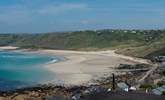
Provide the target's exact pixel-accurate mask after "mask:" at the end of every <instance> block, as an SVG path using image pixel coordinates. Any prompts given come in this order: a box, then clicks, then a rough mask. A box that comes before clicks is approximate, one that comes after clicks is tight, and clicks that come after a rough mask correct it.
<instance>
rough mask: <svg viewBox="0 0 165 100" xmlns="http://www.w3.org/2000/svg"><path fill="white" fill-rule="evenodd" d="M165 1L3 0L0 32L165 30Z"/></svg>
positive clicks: (0, 0)
mask: <svg viewBox="0 0 165 100" xmlns="http://www.w3.org/2000/svg"><path fill="white" fill-rule="evenodd" d="M164 5H165V0H0V33H41V32H56V31H76V30H88V29H89V30H93V29H165V6H164Z"/></svg>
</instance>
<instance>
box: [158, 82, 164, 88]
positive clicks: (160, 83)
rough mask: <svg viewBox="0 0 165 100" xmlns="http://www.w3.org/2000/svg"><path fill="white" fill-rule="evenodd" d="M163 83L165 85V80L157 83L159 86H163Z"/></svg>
mask: <svg viewBox="0 0 165 100" xmlns="http://www.w3.org/2000/svg"><path fill="white" fill-rule="evenodd" d="M163 85H165V82H159V83H157V86H158V87H161V86H163Z"/></svg>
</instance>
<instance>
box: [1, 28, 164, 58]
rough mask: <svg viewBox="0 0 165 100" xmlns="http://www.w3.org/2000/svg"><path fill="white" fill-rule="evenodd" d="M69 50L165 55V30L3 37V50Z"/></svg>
mask: <svg viewBox="0 0 165 100" xmlns="http://www.w3.org/2000/svg"><path fill="white" fill-rule="evenodd" d="M6 45H11V46H19V47H21V48H36V49H38V48H49V49H68V50H106V49H118V50H117V53H122V54H125V55H131V56H137V57H151V56H153V55H165V30H143V31H140V30H98V31H77V32H63V33H46V34H0V46H6Z"/></svg>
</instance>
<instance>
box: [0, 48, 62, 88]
mask: <svg viewBox="0 0 165 100" xmlns="http://www.w3.org/2000/svg"><path fill="white" fill-rule="evenodd" d="M59 60H60V58H59V57H55V56H49V55H41V54H34V53H33V54H31V53H23V52H7V51H0V91H6V90H13V89H19V88H24V87H29V86H34V85H37V84H42V83H45V82H48V81H50V80H52V79H54V78H55V74H54V73H52V72H50V71H48V70H47V69H46V68H45V67H44V65H46V64H48V63H53V62H55V61H59Z"/></svg>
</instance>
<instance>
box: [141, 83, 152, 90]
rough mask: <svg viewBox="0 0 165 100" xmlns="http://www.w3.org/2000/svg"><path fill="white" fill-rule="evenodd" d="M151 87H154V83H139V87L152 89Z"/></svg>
mask: <svg viewBox="0 0 165 100" xmlns="http://www.w3.org/2000/svg"><path fill="white" fill-rule="evenodd" d="M153 87H154V85H152V84H142V85H140V87H139V88H141V89H152V88H153Z"/></svg>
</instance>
